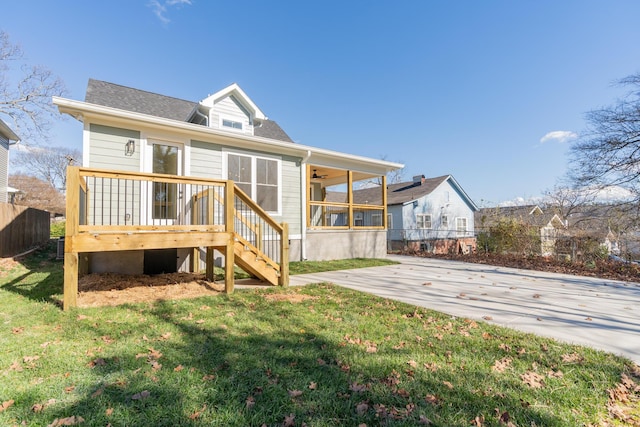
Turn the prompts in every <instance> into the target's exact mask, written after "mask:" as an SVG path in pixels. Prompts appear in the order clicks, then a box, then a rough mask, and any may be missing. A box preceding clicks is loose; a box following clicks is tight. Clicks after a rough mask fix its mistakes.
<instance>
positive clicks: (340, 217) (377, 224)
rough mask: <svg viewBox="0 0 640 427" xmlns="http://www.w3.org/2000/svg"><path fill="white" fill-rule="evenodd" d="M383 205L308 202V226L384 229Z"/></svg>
mask: <svg viewBox="0 0 640 427" xmlns="http://www.w3.org/2000/svg"><path fill="white" fill-rule="evenodd" d="M384 212H385V210H384V206H376V205H360V204H351V205H350V204H349V203H331V202H313V201H312V202H309V227H310V228H316V229H331V230H341V229H343V230H348V229H381V230H382V229H384V228H385V226H384V214H385V213H384Z"/></svg>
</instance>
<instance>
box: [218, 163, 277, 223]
mask: <svg viewBox="0 0 640 427" xmlns="http://www.w3.org/2000/svg"><path fill="white" fill-rule="evenodd" d="M279 176H280V162H279V160H275V159H267V158H264V157H256V156H246V155H241V154H233V153H228V154H227V179H230V180H233V181H234V182H235V183H236V185H237V186H238V187H240V189H241V190H242V191H244V192H245V193H247V195H248V196H249V197H251V199H253V200H254V201H255V202H256V203H257V204H258V205H259V206H260V207H261V208H262V209H264V210H265V211H267V212H272V213H273V212H278V211H279V206H280V204H279V200H280V186H279V183H280V178H279Z"/></svg>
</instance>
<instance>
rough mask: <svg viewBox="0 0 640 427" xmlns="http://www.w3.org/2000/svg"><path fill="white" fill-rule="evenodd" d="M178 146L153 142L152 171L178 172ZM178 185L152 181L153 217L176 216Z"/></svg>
mask: <svg viewBox="0 0 640 427" xmlns="http://www.w3.org/2000/svg"><path fill="white" fill-rule="evenodd" d="M178 157H179V153H178V147H176V146H173V145H163V144H153V167H152V172H153V173H162V174H168V175H178V174H179V162H178ZM177 190H178V185H177V184H171V183H167V182H154V183H153V196H152V197H153V211H152V218H153V219H176V218H177V216H178V210H177V197H178V191H177Z"/></svg>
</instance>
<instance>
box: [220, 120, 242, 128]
mask: <svg viewBox="0 0 640 427" xmlns="http://www.w3.org/2000/svg"><path fill="white" fill-rule="evenodd" d="M222 126H223V127H226V128H231V129H238V130H242V123H241V122H235V121H233V120H229V119H222Z"/></svg>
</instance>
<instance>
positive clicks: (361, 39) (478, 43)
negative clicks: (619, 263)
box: [0, 0, 640, 206]
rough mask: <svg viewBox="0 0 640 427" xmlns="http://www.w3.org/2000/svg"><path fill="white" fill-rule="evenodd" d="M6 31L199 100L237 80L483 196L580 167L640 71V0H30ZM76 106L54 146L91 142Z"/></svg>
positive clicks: (547, 185) (264, 98) (380, 152)
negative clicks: (627, 80)
mask: <svg viewBox="0 0 640 427" xmlns="http://www.w3.org/2000/svg"><path fill="white" fill-rule="evenodd" d="M1 14H2V19H1V21H0V29H1V30H4V31H5V32H7V33H8V34H9V36H10V38H11V41H12V42H14V43H17V44H19V45H20V46H21V47H22V49H23V51H24V52H25V54H26V56H27V59H28V60H29V62H30V63H32V64H40V65H43V66H46V67H48V68H49V69H51V70H52V71H53V73H55V74H56V75H58V76H59V77H61V78H62V79H63V80H64V82H65V84H66V86H67V88H68V96H67V97H68V98H71V99H77V100H84V94H85V90H86V86H87V82H88V80H89V79H90V78H94V79H98V80H105V81H108V82H112V83H116V84H121V85H124V86H129V87H133V88H137V89H142V90H147V91H150V92H156V93H160V94H163V95H169V96H173V97H177V98H182V99H187V100H190V101H200V100H202V99H204V98H206V97H207V95H209V94H212V93H215V92H217V91H218V90H220V89H222V88H224V87H226V86H228V85H229V84H231V83H237V84H238V85H240V87H241V88H242V89H243V90H244V92H245V93H246V94H247V95H248V96H249V97H250V98H251V99H252V100H253V101H254V102H255V103H256V105H258V106H259V107H260V109H261V110H262V111H263V112H264V113H265V114H266V115H267V116H268V117H269V118H270V119H272V120H275V121H277V122H278V123H279V124H280V126H281V127H282V128H283V129H284V130H285V131H286V132H287V134H288V135H289V136H290V137H291V138H292V139H293V140H294V141H295V142H297V143H301V144H305V145H310V146H314V147H319V148H324V149H330V150H337V151H340V152H345V153H349V154H356V155H363V156H368V157H372V158H376V159H381V158H383V159H386V160H389V161H393V162H400V163H403V164H405V168H404V170H403V172H402V174H403V177H404V179H405V180H411V178H412V176H414V175H419V174H424V175H425V176H426V177H435V176H440V175H448V174H450V175H453V176H454V178H455V179H456V180H457V181H458V183H459V184H460V185H461V186H462V188H463V189H464V190H465V191H466V193H467V194H468V195H469V196H470V197H471V199H472V200H473V201H474V202H475V203H476V204H478V205H479V206H494V205H497V204H504V203H510V202H511V203H512V202H517V201H519V202H525V201H529V200H532V199H533V200H535V199H536V198H538V197H540V196H541V195H542V194H543V193H544V192H545V191H549V190H551V189H552V188H553V187H554V185H556V184H557V183H558V182H559V180H560V179H561V178H562V177H563V176H564V175H565V173H566V171H567V167H568V152H569V147H570V146H571V143H572V142H573V141H576V139H577V138H579V135H580V134H581V132H583V131H584V130H585V127H586V122H585V113H586V112H588V111H589V110H593V109H597V108H600V107H603V106H606V105H610V104H611V103H613V102H615V99H616V98H617V97H619V96H621V95H622V94H623V92H622V91H621V88H619V87H616V86H614V85H613V82H615V81H616V80H619V79H620V78H623V77H625V76H628V75H630V74H634V73H636V72H640V25H638V24H637V22H638V18H639V17H640V2H639V1H637V0H606V1H605V0H602V1H595V0H536V1H533V0H531V1H529V0H522V1H512V0H495V1H493V0H484V1H476V0H451V1H443V0H439V1H436V0H433V1H432V0H415V1H414V0H396V1H386V0H379V1H364V0H335V1H334V0H326V1H322V2H319V1H311V0H310V1H289V0H281V1H270V2H269V1H264V0H262V1H254V0H244V1H242V2H237V1H231V0H112V1H99V2H98V1H81V0H77V1H71V0H59V1H50V0H21V1H4V2H3V4H2V8H1ZM81 140H82V125H81V124H80V123H79V122H77V121H75V120H74V119H71V118H68V119H66V120H64V119H63V116H60V122H59V123H56V125H55V126H54V128H53V130H52V137H51V144H52V145H59V146H66V147H69V148H76V149H80V148H81Z"/></svg>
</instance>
